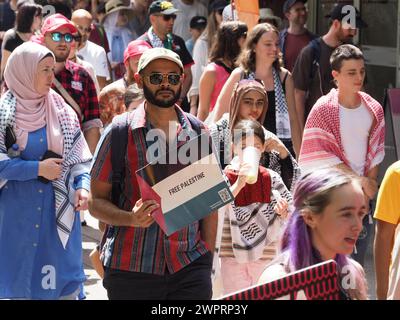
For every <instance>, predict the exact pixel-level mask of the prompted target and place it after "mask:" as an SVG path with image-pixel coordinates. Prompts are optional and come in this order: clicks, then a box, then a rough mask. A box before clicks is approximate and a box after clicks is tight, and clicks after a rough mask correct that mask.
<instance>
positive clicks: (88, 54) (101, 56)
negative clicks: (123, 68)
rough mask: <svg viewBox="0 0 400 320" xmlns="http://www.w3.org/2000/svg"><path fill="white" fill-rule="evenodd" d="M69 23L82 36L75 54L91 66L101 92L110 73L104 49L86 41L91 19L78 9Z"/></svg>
mask: <svg viewBox="0 0 400 320" xmlns="http://www.w3.org/2000/svg"><path fill="white" fill-rule="evenodd" d="M71 21H72V23H73V24H74V25H75V27H76V28H77V29H78V30H79V32H80V33H81V35H82V44H81V46H80V47H79V48H78V52H77V53H78V55H80V56H81V57H82V58H83V60H85V61H87V62H89V63H90V64H91V65H92V66H93V68H94V71H95V72H96V78H97V81H98V83H99V87H100V90H101V89H103V88H104V87H105V86H106V84H107V81H108V80H110V71H109V69H108V60H107V54H106V51H105V50H104V48H102V47H100V46H99V45H97V44H95V43H94V42H91V41H89V40H88V39H89V36H90V33H91V32H92V27H93V24H92V22H93V17H92V15H91V14H90V13H89V12H88V11H86V10H84V9H79V10H76V11H74V12H73V13H72V18H71Z"/></svg>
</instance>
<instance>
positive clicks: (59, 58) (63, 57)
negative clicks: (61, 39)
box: [53, 51, 71, 62]
mask: <svg viewBox="0 0 400 320" xmlns="http://www.w3.org/2000/svg"><path fill="white" fill-rule="evenodd" d="M70 52H71V51H68V53H66V54H62V55H60V54H57V55H56V54H54V56H55V57H56V62H65V61H67V59H68V57H69V54H70ZM53 53H54V52H53Z"/></svg>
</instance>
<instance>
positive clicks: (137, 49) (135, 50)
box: [124, 40, 151, 63]
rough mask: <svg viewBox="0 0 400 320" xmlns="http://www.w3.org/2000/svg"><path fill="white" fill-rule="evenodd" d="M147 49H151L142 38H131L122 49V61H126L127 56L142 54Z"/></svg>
mask: <svg viewBox="0 0 400 320" xmlns="http://www.w3.org/2000/svg"><path fill="white" fill-rule="evenodd" d="M148 49H151V45H149V44H148V43H147V42H146V41H144V40H133V41H131V42H129V44H128V46H127V47H126V49H125V51H124V63H126V61H127V60H128V59H129V58H132V57H135V56H140V55H142V54H143V52H145V51H146V50H148Z"/></svg>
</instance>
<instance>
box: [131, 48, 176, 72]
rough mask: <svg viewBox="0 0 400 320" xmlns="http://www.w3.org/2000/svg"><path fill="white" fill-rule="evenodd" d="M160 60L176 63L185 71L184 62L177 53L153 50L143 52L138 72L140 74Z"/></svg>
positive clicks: (161, 49)
mask: <svg viewBox="0 0 400 320" xmlns="http://www.w3.org/2000/svg"><path fill="white" fill-rule="evenodd" d="M158 59H166V60H169V61H172V62H175V63H176V64H177V65H178V66H179V67H180V68H181V70H183V64H182V61H181V59H180V58H179V56H178V55H177V54H176V53H175V52H173V51H171V50H169V49H165V48H151V49H148V50H146V51H145V52H143V54H142V56H141V57H140V60H139V64H138V71H137V72H138V73H139V72H140V71H142V70H143V69H144V68H146V67H147V65H148V64H149V63H150V62H152V61H154V60H158Z"/></svg>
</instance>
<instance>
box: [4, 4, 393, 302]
mask: <svg viewBox="0 0 400 320" xmlns="http://www.w3.org/2000/svg"><path fill="white" fill-rule="evenodd" d="M0 6H1V7H0V9H1V11H0V22H1V25H0V27H1V30H2V31H0V41H1V43H2V44H1V70H0V76H1V100H0V260H1V261H2V263H1V264H0V299H67V300H76V299H83V298H85V295H84V290H83V286H84V283H85V280H86V277H85V274H84V269H83V261H82V238H81V232H82V226H83V225H85V220H84V219H85V216H84V214H85V212H86V214H88V213H87V212H89V213H90V214H91V215H92V216H93V217H95V218H96V219H98V221H99V229H100V230H101V231H102V233H103V237H102V239H101V241H100V243H99V244H98V247H97V248H96V249H95V250H93V252H92V253H91V259H92V262H93V265H94V267H95V269H96V271H97V272H98V273H99V275H100V276H101V277H102V278H103V285H104V287H105V289H106V290H107V294H108V298H109V299H111V300H117V299H122V300H126V299H161V300H179V299H204V300H206V299H212V298H219V297H221V296H223V295H229V294H232V293H234V292H237V291H240V290H243V289H246V288H248V287H251V286H254V285H257V284H262V283H265V282H267V281H271V280H274V279H277V278H279V277H282V276H285V275H287V274H289V273H292V272H295V271H297V270H300V269H304V268H307V267H309V266H312V265H315V264H318V263H321V262H324V261H328V260H335V261H336V263H337V267H338V276H339V280H340V279H342V277H343V272H344V271H343V270H345V269H346V270H350V275H351V277H352V279H354V281H353V282H352V283H354V285H353V286H350V287H349V286H346V287H345V286H343V285H342V284H341V281H338V283H339V286H340V289H341V290H340V291H341V298H342V299H357V300H364V299H368V285H369V284H368V282H367V279H366V276H365V272H364V270H363V266H364V265H365V255H366V252H367V249H368V246H369V245H371V244H372V241H373V239H372V237H371V235H372V231H373V229H372V228H373V226H374V219H375V221H376V233H375V240H374V261H375V269H376V288H375V289H376V297H377V298H378V299H400V268H399V255H400V247H399V245H400V244H399V243H398V241H399V240H398V238H399V237H397V238H396V228H397V227H398V225H399V221H400V203H399V197H398V196H397V191H398V187H399V185H400V178H399V175H398V173H399V172H400V167H399V162H396V163H394V164H393V165H392V166H391V167H390V168H389V169H388V170H387V172H386V175H385V177H384V179H383V181H382V184H381V186H380V187H379V185H378V172H379V166H380V165H381V163H382V161H383V160H384V156H385V145H384V144H385V123H384V113H383V108H382V106H381V104H380V103H379V102H378V101H376V100H375V99H374V98H373V97H371V96H370V95H369V94H368V93H366V92H364V80H365V77H366V67H365V57H364V55H363V52H362V51H361V50H360V49H359V48H357V47H356V46H355V45H353V44H352V39H353V38H354V37H355V35H356V34H357V31H358V29H360V28H365V27H367V24H366V23H365V22H364V21H363V20H362V19H361V17H360V15H359V13H358V11H357V10H354V12H355V14H356V17H355V19H353V20H354V21H353V22H354V24H351V23H349V21H348V20H347V19H345V18H346V14H347V11H345V10H343V7H344V5H343V4H340V3H339V4H337V5H335V6H334V7H333V9H332V11H331V13H330V15H329V16H328V17H327V19H329V22H330V23H329V30H328V32H327V33H326V34H324V35H321V36H318V35H315V34H313V33H312V32H310V31H309V30H307V28H306V27H305V25H306V22H307V0H286V1H284V4H283V8H282V11H283V14H284V19H281V18H280V17H277V16H275V15H274V13H273V12H272V10H271V9H270V8H261V9H260V15H259V17H260V19H259V21H258V24H257V25H255V26H251V27H250V26H248V25H247V24H246V23H244V22H242V21H240V20H239V17H240V15H238V13H237V10H236V7H235V1H226V0H172V1H166V0H164V1H163V0H155V1H151V0H132V1H123V0H109V1H98V0H92V1H88V0H81V1H76V0H75V1H58V0H49V1H33V0H23V1H21V0H18V1H16V0H10V1H5V2H3V3H0ZM49 8H50V9H49ZM283 20H284V21H283ZM284 25H286V27H285V28H284ZM153 130H158V131H157V132H159V136H157V137H158V139H154V138H152V139H148V136H149V133H150V132H154V131H153ZM201 134H204V135H205V136H206V138H207V139H208V140H207V141H208V144H209V147H210V148H213V150H215V155H216V157H217V159H218V160H219V165H220V169H221V175H223V176H224V178H225V180H226V183H227V185H228V186H229V188H230V191H231V193H232V195H233V197H234V200H233V201H232V202H231V203H230V204H228V205H226V206H225V207H223V208H221V209H219V210H216V211H213V212H212V213H211V214H209V215H208V216H207V217H205V218H203V219H202V220H199V221H195V222H194V223H192V224H190V225H188V226H186V227H185V228H183V229H181V230H179V231H177V232H175V233H173V234H171V235H169V236H167V235H166V234H165V233H164V232H163V231H162V229H161V228H160V226H159V225H158V224H157V223H156V222H155V220H154V218H153V217H152V213H153V212H154V211H155V210H158V209H159V207H160V202H159V201H156V200H157V199H156V198H154V199H150V200H144V199H142V195H141V192H140V187H139V184H140V183H139V181H138V177H137V175H135V172H136V171H137V170H139V169H141V168H143V167H145V166H146V165H147V164H149V163H152V162H154V161H157V159H159V157H161V156H162V155H161V154H157V155H150V153H149V150H152V149H154V148H155V147H156V148H159V150H164V149H165V144H166V145H167V146H168V145H174V144H176V143H177V142H176V141H186V138H187V137H191V138H193V137H195V136H198V135H201ZM163 148H164V149H163ZM248 148H253V149H254V152H256V153H258V154H259V155H260V160H259V165H258V169H257V170H256V171H257V173H256V178H255V180H254V181H251V180H250V179H249V176H248V174H249V163H248V162H246V159H245V157H244V153H245V150H246V149H248ZM167 167H168V163H167ZM376 196H377V203H376V206H375V204H374V199H375V198H376ZM161 200H162V199H161Z"/></svg>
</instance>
